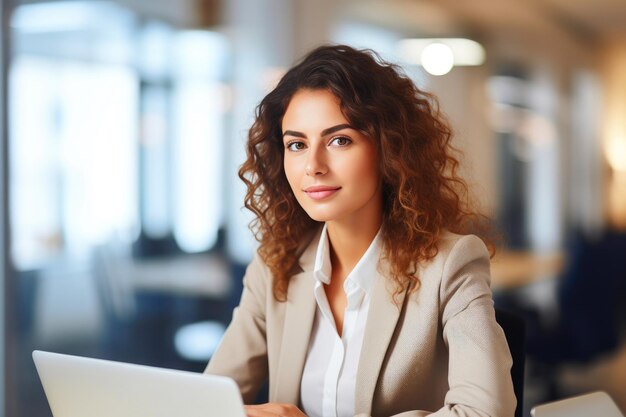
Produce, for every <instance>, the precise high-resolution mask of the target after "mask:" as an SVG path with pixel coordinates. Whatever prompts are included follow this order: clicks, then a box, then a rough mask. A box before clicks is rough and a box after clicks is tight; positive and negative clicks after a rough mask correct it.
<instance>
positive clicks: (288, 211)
mask: <svg viewBox="0 0 626 417" xmlns="http://www.w3.org/2000/svg"><path fill="white" fill-rule="evenodd" d="M450 136H451V133H450V129H449V127H448V125H447V124H446V122H445V121H444V120H443V119H442V117H441V116H440V115H439V112H438V110H437V107H436V104H435V102H434V98H433V97H432V96H430V95H428V94H426V93H424V92H422V91H420V90H419V89H418V88H417V87H416V86H415V85H414V84H413V83H412V82H411V81H410V80H409V79H408V78H407V77H406V76H405V75H403V74H402V72H401V71H400V70H399V69H398V68H397V67H396V66H394V65H392V64H388V63H386V62H384V61H382V60H381V59H380V58H379V57H378V56H377V55H376V54H374V53H373V52H371V51H358V50H354V49H352V48H350V47H348V46H323V47H320V48H317V49H315V50H314V51H312V52H311V53H310V54H308V55H307V56H306V57H305V58H304V59H303V60H302V61H301V62H300V63H299V64H297V65H296V66H294V67H293V68H292V69H290V70H289V71H288V72H287V73H286V74H285V76H284V77H283V78H282V79H281V81H280V82H279V83H278V86H277V87H276V88H275V89H274V90H273V91H272V92H270V93H269V94H268V95H267V96H266V97H265V98H264V99H263V100H262V101H261V104H260V105H259V107H258V109H257V117H256V121H255V122H254V124H253V126H252V128H251V129H250V132H249V140H248V159H247V160H246V162H245V163H244V164H243V166H242V167H241V170H240V172H239V174H240V177H241V178H242V179H243V181H244V182H245V183H246V185H247V186H248V192H247V195H246V207H247V208H248V209H250V210H252V211H253V212H254V213H255V214H256V216H257V219H256V222H255V223H254V230H255V232H256V236H257V239H258V240H259V242H260V247H259V249H258V253H257V254H256V255H255V257H254V259H253V261H252V263H251V264H250V266H249V267H248V269H247V272H246V275H245V277H244V290H243V294H242V297H241V302H240V304H239V307H238V308H237V309H236V310H235V312H234V315H233V320H232V323H231V324H230V326H229V328H228V330H227V332H226V334H225V335H224V339H223V341H222V343H221V345H220V347H219V348H218V350H217V352H216V353H215V355H214V356H213V358H212V359H211V361H210V363H209V365H208V367H207V369H206V372H207V373H211V374H219V375H227V376H230V377H232V378H234V379H235V380H236V381H237V383H238V384H239V387H240V389H241V393H242V395H243V398H244V401H245V402H246V403H250V402H252V401H254V399H255V396H256V394H257V391H258V390H259V389H260V387H261V386H262V385H263V384H264V383H265V382H266V381H267V380H268V379H269V400H270V402H269V403H267V404H261V405H250V406H247V407H246V413H247V414H248V416H249V417H277V416H283V417H296V416H297V417H302V416H308V417H317V416H320V417H322V416H323V417H330V416H332V417H348V416H355V415H358V416H385V417H388V416H396V415H397V416H403V417H409V416H415V417H417V416H426V415H432V416H482V417H487V416H490V417H510V416H513V414H514V409H515V403H516V402H515V396H514V393H513V387H512V382H511V377H510V367H511V363H512V361H511V356H510V353H509V350H508V347H507V343H506V339H505V337H504V334H503V332H502V329H501V328H500V327H499V326H498V324H497V323H496V321H495V316H494V308H493V301H492V297H491V291H490V288H489V282H490V276H489V254H488V251H487V249H486V246H485V244H484V243H483V241H482V240H481V239H480V238H478V237H476V236H475V235H469V234H466V233H467V232H468V227H470V225H471V224H472V222H471V219H472V217H473V213H472V211H471V210H470V209H469V208H468V206H467V205H466V204H465V203H464V201H465V198H464V196H465V195H466V185H465V183H464V182H463V181H462V180H461V178H460V177H459V176H458V175H457V174H456V168H457V166H458V161H457V159H455V158H454V156H453V154H452V148H451V146H450ZM431 413H433V414H431Z"/></svg>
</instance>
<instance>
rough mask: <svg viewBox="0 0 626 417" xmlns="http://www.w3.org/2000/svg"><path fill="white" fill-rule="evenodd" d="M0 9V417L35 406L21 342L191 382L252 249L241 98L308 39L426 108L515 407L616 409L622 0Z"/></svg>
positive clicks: (623, 350)
mask: <svg viewBox="0 0 626 417" xmlns="http://www.w3.org/2000/svg"><path fill="white" fill-rule="evenodd" d="M1 4H2V10H1V17H2V33H1V37H2V38H1V41H2V56H1V61H2V62H1V64H2V66H1V68H2V83H1V84H0V94H1V100H2V101H1V102H0V108H1V109H2V112H1V113H0V126H1V132H2V147H1V148H0V150H1V153H2V160H1V163H0V166H1V167H2V173H1V177H2V187H0V188H1V190H2V204H1V210H0V213H2V217H1V221H2V224H1V227H0V229H1V230H2V231H3V241H2V248H3V251H2V255H1V256H2V261H3V266H4V269H3V274H2V278H3V284H4V285H3V286H2V291H0V293H2V294H3V297H4V304H3V306H4V309H3V314H4V320H3V323H4V329H3V330H4V331H3V342H4V343H2V344H0V350H2V353H3V358H4V360H3V361H0V370H1V371H2V373H3V379H2V380H1V382H0V386H2V387H3V395H1V396H0V400H1V401H0V402H3V408H4V410H5V411H4V415H5V416H7V417H18V416H19V417H39V416H42V417H43V416H50V415H51V414H50V411H49V409H48V406H47V403H46V401H45V397H44V394H43V390H42V388H41V386H40V383H39V380H38V378H37V375H36V373H35V369H34V366H33V364H32V360H31V357H30V354H31V351H32V350H33V349H44V350H53V351H58V352H64V353H70V354H78V355H86V356H95V357H101V358H108V359H114V360H121V361H128V362H134V363H142V364H147V365H154V366H162V367H171V368H179V369H187V370H193V371H201V370H202V369H203V368H204V366H205V363H206V361H207V360H208V358H209V357H210V355H211V352H212V350H213V349H214V348H215V345H216V344H217V343H218V342H219V340H220V337H221V334H222V332H223V329H224V327H225V326H226V325H227V324H228V322H229V320H230V317H231V311H232V308H233V306H234V305H236V303H237V301H238V297H239V294H240V291H241V277H242V274H243V271H244V268H245V265H246V264H247V262H248V261H249V260H250V258H251V254H252V252H253V250H254V247H255V245H254V242H253V239H252V238H251V235H250V232H249V231H248V229H247V224H248V222H249V221H250V220H251V218H250V216H249V214H248V213H246V212H245V211H244V210H242V209H241V206H242V201H243V192H244V190H243V186H242V184H241V183H240V181H239V180H238V178H237V176H236V170H237V167H238V165H239V164H240V163H241V162H242V160H243V158H244V148H243V143H244V141H245V137H246V130H247V128H248V127H249V126H250V123H251V121H252V119H253V114H254V108H255V106H256V104H257V103H258V102H259V100H260V99H261V98H262V97H263V95H264V94H265V93H266V92H267V91H268V90H269V89H270V88H271V87H272V86H273V85H274V83H275V82H276V80H277V79H278V78H279V77H280V76H281V74H282V73H283V71H284V70H285V69H286V68H288V67H289V66H290V65H291V64H292V63H293V62H294V61H295V60H297V59H298V58H299V57H301V56H302V55H303V54H304V53H306V52H307V51H308V50H309V49H311V48H312V47H314V46H316V45H318V44H321V43H325V42H335V43H347V44H350V45H353V46H356V47H369V48H373V49H375V50H376V51H378V52H380V54H381V55H382V56H383V57H384V58H386V59H388V60H391V61H394V62H397V63H400V64H401V65H402V66H403V67H404V68H405V70H406V72H407V74H409V75H410V76H411V77H412V78H413V79H414V80H415V82H416V83H417V84H418V85H419V86H420V87H422V88H423V89H426V90H428V91H432V92H434V93H435V94H436V95H437V96H438V97H439V98H440V104H441V108H442V109H443V111H444V112H445V113H446V114H447V115H448V117H449V119H450V121H451V123H452V125H453V127H454V130H455V132H456V138H455V143H456V145H457V146H458V148H460V149H461V150H462V151H463V152H464V153H465V159H464V166H463V169H464V171H463V172H464V173H465V176H466V178H467V179H468V181H469V182H470V183H471V184H472V187H473V190H474V193H475V198H476V200H477V201H478V202H479V203H480V205H481V207H482V209H483V210H484V211H485V212H486V213H488V214H489V215H490V216H491V217H492V218H494V219H495V221H496V224H497V225H498V227H499V230H500V231H501V232H502V236H503V239H502V245H501V248H500V250H499V254H498V255H497V256H496V258H495V259H494V261H493V268H492V273H493V288H494V293H495V299H496V304H497V305H498V307H500V308H502V309H506V310H511V311H514V312H516V313H517V314H519V315H520V316H522V317H524V318H525V320H526V322H527V329H528V340H527V364H526V365H527V366H526V389H525V391H526V392H525V394H526V395H525V409H526V413H528V411H529V410H530V407H531V406H533V405H535V404H537V403H539V402H544V401H550V400H553V399H556V398H561V397H564V396H567V395H573V394H576V393H579V392H587V391H591V390H596V389H602V390H606V391H607V392H608V393H609V394H610V395H611V396H613V398H614V399H615V400H616V401H617V402H618V404H619V405H620V407H621V409H622V411H626V388H625V387H626V307H624V304H626V303H624V301H626V2H624V1H623V0H532V1H521V0H499V1H492V0H473V1H471V2H459V1H455V0H437V1H435V0H367V1H365V0H353V1H350V0H337V1H331V0H317V1H306V0H221V1H220V0H176V1H169V0H116V1H86V0H83V1H44V0H24V1H19V0H13V1H7V0H4V1H2V2H1ZM429 57H430V58H429ZM429 59H430V61H429ZM446 71H447V72H446ZM433 74H441V75H433Z"/></svg>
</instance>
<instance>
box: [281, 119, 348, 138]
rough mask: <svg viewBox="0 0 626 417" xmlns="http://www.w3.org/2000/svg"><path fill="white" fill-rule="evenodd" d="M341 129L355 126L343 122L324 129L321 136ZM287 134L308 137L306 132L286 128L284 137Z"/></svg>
mask: <svg viewBox="0 0 626 417" xmlns="http://www.w3.org/2000/svg"><path fill="white" fill-rule="evenodd" d="M341 129H354V128H353V127H352V126H350V125H349V124H347V123H342V124H340V125H336V126H332V127H329V128H327V129H324V130H322V133H321V136H327V135H330V134H333V133H335V132H337V131H339V130H341ZM287 135H289V136H295V137H297V138H306V135H305V134H304V133H302V132H297V131H295V130H285V132H284V133H283V137H284V136H287Z"/></svg>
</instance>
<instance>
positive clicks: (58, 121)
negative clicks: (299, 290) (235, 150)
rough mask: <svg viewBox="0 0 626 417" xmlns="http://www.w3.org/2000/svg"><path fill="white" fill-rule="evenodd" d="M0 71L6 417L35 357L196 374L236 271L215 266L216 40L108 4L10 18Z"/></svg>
mask: <svg viewBox="0 0 626 417" xmlns="http://www.w3.org/2000/svg"><path fill="white" fill-rule="evenodd" d="M11 34H12V39H13V42H12V48H13V53H12V60H11V65H10V67H9V68H8V95H7V100H8V108H9V124H10V134H9V138H8V139H9V149H10V155H9V165H10V172H9V174H10V176H9V178H10V183H9V199H8V202H9V207H8V208H9V214H10V224H9V226H10V230H11V234H12V238H11V242H10V243H11V244H10V248H11V252H10V255H11V261H12V262H11V264H12V266H13V268H12V269H13V271H12V276H11V277H10V279H11V282H13V283H14V284H15V288H14V294H13V296H14V297H13V306H12V307H13V309H14V318H15V320H14V323H13V325H14V327H13V328H12V329H10V333H9V336H10V337H11V338H12V339H13V341H12V342H13V343H14V349H13V351H14V352H15V354H16V357H15V362H14V363H9V364H8V365H7V366H8V367H10V369H9V374H11V375H14V378H13V379H12V380H11V381H10V382H9V383H10V384H11V385H12V386H13V388H14V390H15V392H16V395H17V397H16V401H15V402H16V406H17V410H16V411H15V413H16V414H15V415H19V416H45V415H50V414H49V410H48V406H47V404H46V402H45V399H44V397H43V391H42V389H41V386H40V384H39V381H38V378H37V377H36V374H35V370H34V366H33V363H32V359H31V358H30V354H31V352H32V350H33V349H43V350H52V351H59V352H65V353H73V354H78V355H85V356H94V357H102V358H110V359H115V360H124V361H129V362H134V363H144V364H150V365H156V366H166V367H173V368H181V369H192V370H201V369H202V368H203V367H204V366H205V364H206V360H207V359H208V358H209V357H210V354H211V351H212V349H214V348H215V344H216V343H217V341H219V338H220V336H221V333H222V332H223V329H224V326H225V324H226V323H227V322H228V320H229V319H230V308H231V306H232V304H233V301H231V287H232V285H231V282H232V280H233V278H232V276H233V274H235V275H236V274H238V273H240V272H238V271H240V270H241V268H240V267H239V266H238V265H237V264H234V263H232V262H229V261H228V258H227V257H225V256H223V247H224V242H223V238H222V237H221V236H222V235H223V233H222V232H221V230H222V227H223V223H224V212H225V211H226V210H228V208H227V207H224V199H223V198H222V195H223V193H224V178H223V163H222V161H223V160H224V149H223V148H224V147H223V143H224V132H225V129H226V124H227V122H228V112H229V100H230V98H231V97H230V95H231V94H230V90H231V89H230V87H229V75H228V72H227V69H226V64H227V63H228V62H229V60H230V46H229V42H228V41H227V39H226V37H225V36H224V35H222V34H220V33H217V32H212V31H208V30H183V29H180V28H174V27H172V26H170V25H167V24H165V23H162V22H158V21H153V20H150V19H147V18H145V17H144V16H139V15H137V14H136V13H135V12H133V11H131V10H129V9H126V8H124V7H122V6H119V5H118V4H116V3H113V2H108V1H77V2H37V3H30V4H22V5H18V6H17V7H16V8H15V10H14V13H13V15H12V18H11Z"/></svg>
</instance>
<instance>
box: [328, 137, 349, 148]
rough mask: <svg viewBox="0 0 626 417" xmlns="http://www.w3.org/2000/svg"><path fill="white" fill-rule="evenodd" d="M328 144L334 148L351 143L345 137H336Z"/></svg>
mask: <svg viewBox="0 0 626 417" xmlns="http://www.w3.org/2000/svg"><path fill="white" fill-rule="evenodd" d="M330 143H331V144H332V145H336V146H346V145H349V144H351V143H352V141H351V140H350V139H348V138H346V137H345V136H337V137H336V138H333V139H332V140H331V141H330Z"/></svg>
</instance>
